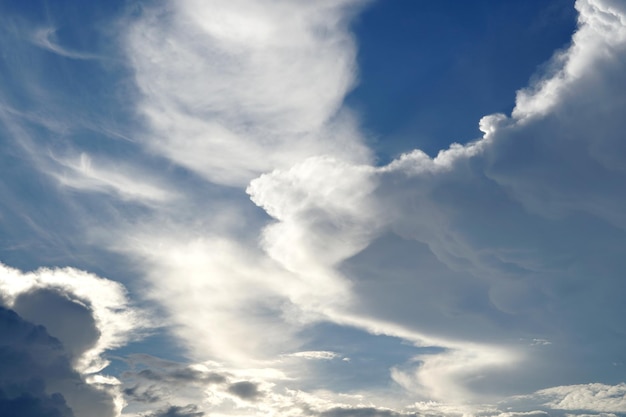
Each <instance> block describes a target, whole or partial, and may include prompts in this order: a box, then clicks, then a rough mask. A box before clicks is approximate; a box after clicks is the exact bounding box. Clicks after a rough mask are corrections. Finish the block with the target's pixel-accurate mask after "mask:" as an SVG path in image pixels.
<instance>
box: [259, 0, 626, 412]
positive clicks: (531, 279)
mask: <svg viewBox="0 0 626 417" xmlns="http://www.w3.org/2000/svg"><path fill="white" fill-rule="evenodd" d="M577 8H578V10H579V12H580V19H579V29H578V31H577V32H576V34H575V35H574V37H573V40H572V45H571V47H570V48H569V49H567V50H566V51H564V52H562V53H559V54H558V55H557V56H556V57H555V58H554V63H553V66H554V68H553V70H552V72H551V73H549V74H548V75H546V76H545V77H544V78H540V79H539V81H537V82H536V83H535V84H534V85H533V86H531V87H530V88H528V89H526V90H522V91H521V92H520V93H519V94H518V98H517V104H516V107H515V109H514V111H513V113H512V115H511V117H510V118H509V117H507V116H504V115H493V116H488V117H486V118H484V119H483V120H482V121H481V129H482V130H483V132H484V137H483V138H482V139H480V140H479V141H477V142H475V143H470V144H468V145H453V146H452V147H450V149H448V150H444V151H441V152H440V153H439V155H438V156H437V157H436V158H433V159H431V158H429V157H428V156H427V155H425V154H424V153H422V152H420V151H415V152H412V153H409V154H407V155H404V156H402V157H400V158H399V159H398V160H396V161H393V162H392V163H390V164H389V165H388V166H385V167H381V168H368V167H359V166H355V165H353V164H350V163H347V164H346V163H345V162H343V161H341V160H340V161H334V162H329V160H328V159H314V158H311V159H308V160H306V161H305V162H302V163H300V164H299V165H296V167H295V168H290V169H285V170H280V171H274V172H273V173H272V174H270V175H264V176H262V177H260V178H259V179H256V180H254V181H253V182H252V184H251V186H250V187H249V188H248V192H249V193H250V194H251V196H252V199H253V201H255V202H256V203H257V204H259V205H260V206H261V207H263V208H264V209H266V211H267V212H268V213H269V214H270V215H272V216H273V217H274V218H275V219H277V223H276V224H274V225H271V226H269V227H268V228H267V229H266V231H265V233H264V238H265V240H264V248H265V249H266V251H267V253H268V255H270V256H271V257H272V258H273V259H275V260H277V261H278V262H280V263H281V264H282V265H284V266H285V267H286V268H288V269H290V270H291V271H296V272H298V273H302V274H305V273H306V271H307V270H308V268H309V265H310V263H308V262H300V263H298V260H300V259H314V260H315V262H316V264H318V265H319V263H320V260H321V263H324V262H325V260H326V258H325V256H324V255H325V250H328V251H329V252H331V251H332V252H333V253H337V254H338V255H337V257H336V258H329V261H328V263H327V264H328V265H329V266H333V267H335V266H339V267H340V271H341V272H342V274H339V273H338V270H337V269H336V268H330V271H331V273H334V274H335V275H334V277H335V280H336V281H337V282H346V280H347V279H349V282H350V284H351V285H350V291H349V294H350V298H349V302H344V303H343V305H342V308H343V310H342V308H340V309H336V310H335V313H336V314H335V316H333V317H334V319H335V320H340V319H339V317H346V315H350V314H351V315H352V316H353V317H354V316H357V317H360V318H361V319H360V321H361V323H362V325H364V326H365V327H366V326H367V324H366V323H368V322H369V323H378V324H379V326H378V329H379V331H380V332H381V333H386V334H398V333H397V331H396V330H395V329H394V327H393V325H391V326H388V325H385V323H390V324H391V323H393V324H395V325H396V326H404V328H405V329H407V330H408V333H411V332H413V334H414V335H416V336H417V337H416V339H419V337H420V335H421V336H422V338H423V339H424V340H430V341H431V342H434V343H436V344H438V345H439V346H441V347H444V348H447V349H445V350H444V352H443V353H438V354H433V355H428V356H426V357H420V358H419V360H418V361H417V364H416V367H415V372H416V374H415V375H417V380H412V379H411V377H408V376H407V375H408V374H406V373H404V372H400V371H398V372H397V373H396V377H395V378H396V380H397V381H398V382H400V383H402V385H403V386H405V387H407V388H409V389H411V390H413V391H414V392H416V393H421V394H426V395H427V396H428V397H434V398H439V399H441V400H443V401H459V400H461V401H466V400H471V399H472V397H473V396H474V395H479V397H480V393H481V392H483V393H484V394H483V395H486V393H487V392H491V393H493V392H494V391H496V392H499V394H500V395H502V394H506V393H512V392H515V391H516V390H520V389H522V390H523V389H528V388H529V387H532V386H536V384H538V383H540V384H546V385H550V384H552V385H559V384H562V383H563V382H565V381H566V380H567V379H569V378H571V377H576V378H584V379H591V380H594V379H596V378H609V379H610V380H615V379H616V378H620V377H623V375H621V376H620V374H619V370H616V369H615V367H613V365H612V363H613V362H622V358H623V354H622V353H620V352H623V347H624V346H623V339H621V338H619V337H618V335H619V334H623V330H624V329H623V322H622V321H621V320H620V319H618V317H621V315H622V313H623V308H622V302H621V300H620V299H619V297H616V296H615V291H616V289H617V288H621V287H622V280H621V278H620V271H623V270H624V267H625V265H624V262H623V260H622V256H621V255H620V253H619V252H620V251H619V249H617V248H620V247H623V245H624V243H625V241H624V239H625V237H624V225H625V223H624V221H625V218H624V210H623V207H624V205H625V201H624V198H623V195H624V194H623V192H622V191H623V184H624V183H625V180H626V178H624V170H623V169H622V167H623V161H624V159H625V158H624V157H625V156H626V155H625V154H624V152H622V150H623V148H624V147H623V140H622V139H623V137H622V136H623V135H622V132H623V131H624V130H625V129H626V126H625V125H624V122H623V117H621V114H622V113H623V111H624V109H625V108H626V106H625V102H624V98H623V97H622V95H619V94H617V95H616V94H614V93H613V92H614V91H616V89H617V90H620V87H619V86H621V85H623V84H624V80H625V79H624V76H623V74H624V73H626V72H625V71H624V69H625V68H624V61H623V58H621V57H623V56H624V55H625V54H626V42H625V37H624V31H625V30H626V29H625V27H624V25H623V21H624V15H623V14H622V13H623V11H622V10H621V8H619V7H615V5H614V4H613V3H612V2H605V1H600V0H581V1H578V2H577ZM598 103H602V105H598ZM329 165H330V168H329ZM316 167H317V169H319V172H320V173H321V172H330V175H329V176H328V178H329V181H328V182H324V184H323V185H320V184H319V182H320V181H321V182H323V180H320V178H324V177H323V176H322V175H321V174H316ZM294 174H296V175H294ZM337 178H341V182H337ZM356 179H358V181H359V182H358V183H357V182H354V183H352V184H351V185H350V186H348V187H347V189H349V191H344V190H343V189H342V184H343V183H347V184H349V182H348V181H350V180H352V181H357V180H356ZM357 184H358V185H357ZM324 187H327V189H328V190H330V192H329V193H328V194H324V193H325V191H324V190H325V188H324ZM330 193H335V194H330ZM326 195H332V196H333V197H332V198H331V201H330V202H329V203H326V202H325V200H324V198H325V196H326ZM309 196H310V200H309V199H307V197H309ZM344 203H345V205H346V207H345V208H342V211H338V210H337V209H336V208H335V207H336V205H338V204H344ZM342 212H343V213H346V214H347V215H346V217H345V219H348V220H344V219H342V217H340V215H341V214H342ZM300 213H302V214H300ZM372 213H374V214H373V215H372ZM338 219H339V220H338ZM338 221H341V223H339V224H340V225H341V226H343V225H347V229H342V228H341V227H335V228H334V229H333V228H332V227H333V226H335V225H336V224H337V223H338ZM327 230H333V231H332V233H328V234H325V232H326V231H327ZM344 230H348V231H349V232H348V233H346V234H344V233H342V232H343V231H344ZM352 230H356V231H360V230H363V231H366V232H367V233H363V234H360V233H358V232H357V233H356V234H355V233H353V232H352ZM274 231H276V232H274ZM292 236H302V240H303V241H305V242H306V243H304V244H296V243H295V242H297V240H295V239H293V238H292ZM318 236H322V238H321V239H320V240H319V241H321V242H324V244H323V245H320V246H321V249H319V248H318V247H317V246H314V242H316V238H317V237H318ZM582 236H584V237H585V238H583V239H581V237H582ZM351 244H353V245H354V246H351ZM307 245H308V246H307ZM334 245H341V246H340V249H339V250H337V251H334V248H335V246H334ZM331 248H332V249H331ZM342 248H346V250H345V251H342ZM311 263H313V262H311ZM320 275H321V274H320ZM326 275H330V274H329V273H327V274H326ZM590 275H591V276H593V277H594V280H593V281H592V280H590V279H589V276H590ZM599 306H602V307H601V308H598V307H599ZM370 319H371V320H370ZM353 323H354V322H353ZM372 328H374V326H373V325H372V326H371V327H370V329H372ZM537 340H550V342H551V344H545V343H539V344H538V343H535V342H534V341H537ZM609 340H611V341H612V342H608V341H609ZM475 343H476V344H479V345H476V347H474V348H473V347H472V344H475ZM617 345H619V346H620V347H617ZM489 352H498V353H497V354H496V355H494V354H492V353H489ZM594 352H595V353H594ZM468 358H475V359H474V360H473V363H474V364H475V366H474V365H470V366H469V367H467V361H468ZM470 363H472V362H470ZM581 363H583V364H585V365H583V366H581ZM521 364H524V365H523V366H520V365H521ZM572 364H576V365H572ZM548 369H550V370H549V371H548ZM511 373H514V374H515V375H516V377H515V378H514V379H515V381H512V380H511V378H510V377H508V376H507V375H511ZM538 375H541V377H539V376H538ZM537 378H540V379H541V382H539V381H538V380H537ZM411 381H414V382H415V383H413V382H411Z"/></svg>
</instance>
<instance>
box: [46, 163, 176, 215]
mask: <svg viewBox="0 0 626 417" xmlns="http://www.w3.org/2000/svg"><path fill="white" fill-rule="evenodd" d="M53 159H54V160H55V161H56V162H57V163H58V164H59V167H58V168H57V170H56V172H55V171H51V172H50V174H51V175H52V176H54V177H55V178H56V179H57V180H58V181H59V183H60V184H61V185H63V186H65V187H68V188H73V189H77V190H84V191H94V192H102V193H108V194H112V195H114V196H119V197H120V198H121V199H123V200H131V201H138V202H140V203H144V204H151V203H154V202H160V203H165V202H168V201H170V200H172V199H174V198H175V197H176V193H175V192H173V191H171V190H167V189H166V188H165V187H164V186H163V185H160V184H156V183H154V180H153V179H152V178H150V177H154V176H149V175H146V174H145V173H142V172H138V170H137V169H136V168H134V167H132V166H125V165H124V164H121V163H119V162H118V163H115V164H111V163H109V164H107V163H95V162H94V161H93V159H92V157H91V156H90V155H89V154H86V153H81V154H80V156H79V157H78V158H74V159H59V158H53ZM148 178H150V179H148Z"/></svg>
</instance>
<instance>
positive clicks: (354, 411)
mask: <svg viewBox="0 0 626 417" xmlns="http://www.w3.org/2000/svg"><path fill="white" fill-rule="evenodd" d="M417 416H418V414H413V413H411V414H403V413H398V412H396V411H392V410H385V409H379V408H374V407H355V408H344V407H335V408H331V409H330V410H327V411H324V412H323V413H321V414H320V417H417Z"/></svg>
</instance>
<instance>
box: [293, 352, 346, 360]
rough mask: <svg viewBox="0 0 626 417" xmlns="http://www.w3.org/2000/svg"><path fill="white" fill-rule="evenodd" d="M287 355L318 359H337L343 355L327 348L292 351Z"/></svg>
mask: <svg viewBox="0 0 626 417" xmlns="http://www.w3.org/2000/svg"><path fill="white" fill-rule="evenodd" d="M286 356H291V357H294V358H304V359H317V360H331V359H336V358H340V357H341V355H339V354H338V353H336V352H330V351H327V350H308V351H303V352H296V353H291V354H289V355H286Z"/></svg>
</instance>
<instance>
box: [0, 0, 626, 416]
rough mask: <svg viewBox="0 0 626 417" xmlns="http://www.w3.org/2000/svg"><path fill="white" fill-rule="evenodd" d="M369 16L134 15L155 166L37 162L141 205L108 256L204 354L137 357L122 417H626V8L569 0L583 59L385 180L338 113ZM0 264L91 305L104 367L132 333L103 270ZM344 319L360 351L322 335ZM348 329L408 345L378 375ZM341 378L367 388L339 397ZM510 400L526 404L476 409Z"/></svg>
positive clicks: (252, 7) (260, 6)
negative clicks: (358, 31)
mask: <svg viewBox="0 0 626 417" xmlns="http://www.w3.org/2000/svg"><path fill="white" fill-rule="evenodd" d="M362 6H363V4H362V2H360V1H348V0H346V1H336V0H328V1H326V0H322V1H315V2H309V1H282V0H276V1H270V0H263V1H252V0H235V1H233V0H228V1H226V0H224V1H220V0H212V1H206V2H205V1H199V0H198V1H197V0H185V1H176V2H174V1H172V2H164V3H159V4H158V5H155V6H154V7H151V8H146V9H145V10H143V11H142V13H141V15H140V16H139V17H137V18H136V19H134V20H130V21H129V22H130V23H129V26H128V28H127V30H126V31H125V32H124V33H123V36H122V37H123V44H124V46H125V48H126V55H127V57H128V58H129V62H130V65H131V67H132V71H133V81H134V82H135V83H136V88H137V90H136V96H134V97H133V99H134V100H135V102H134V103H135V104H136V108H135V110H136V112H137V114H138V115H139V116H140V117H141V118H142V122H143V125H142V127H141V129H140V130H139V132H137V134H136V137H137V139H138V142H136V146H137V147H138V148H140V149H141V152H143V154H142V155H143V156H145V155H151V156H154V157H155V158H156V159H158V160H159V162H162V161H164V160H165V161H167V162H168V163H170V164H171V165H170V166H169V167H168V169H167V170H165V171H167V172H163V173H160V175H159V176H156V175H153V174H150V173H152V172H154V169H153V168H154V167H153V168H152V169H149V168H148V167H146V169H142V167H141V166H139V165H141V162H137V163H136V165H137V166H135V164H134V163H131V162H128V163H120V164H118V165H112V164H110V163H106V162H98V163H96V162H92V159H91V157H89V156H87V155H88V153H83V152H82V151H76V152H75V153H68V154H72V155H84V156H81V157H80V158H65V159H63V158H56V159H55V158H51V159H52V160H53V161H52V162H49V163H48V164H40V165H38V166H40V168H41V169H43V170H44V171H46V172H47V173H48V174H49V175H51V176H52V177H53V178H55V179H56V180H57V181H58V182H59V183H60V184H61V186H62V187H63V188H64V189H67V188H70V189H72V190H76V191H84V192H91V193H93V192H94V191H96V192H97V195H98V196H100V198H103V199H106V198H109V197H111V196H113V197H115V201H116V202H115V203H111V204H117V205H119V206H120V207H121V204H122V203H124V202H127V201H132V202H139V203H143V204H142V207H143V208H145V210H146V211H145V213H147V214H146V215H144V216H141V215H136V212H133V216H129V218H125V219H124V220H119V221H118V222H115V221H113V222H112V223H113V224H112V225H108V226H110V227H106V228H104V227H103V229H105V230H101V231H99V232H98V242H97V243H99V244H102V243H104V244H105V245H106V247H107V249H110V250H113V251H116V252H117V253H118V254H121V255H122V256H124V257H126V258H127V259H129V260H131V261H132V262H133V265H134V267H135V269H136V271H139V273H140V274H141V275H142V278H141V280H139V281H137V282H135V283H134V284H135V285H137V286H139V287H141V288H142V289H145V293H146V296H145V298H146V299H147V300H149V301H151V302H156V303H158V304H159V305H160V307H162V310H163V311H164V312H165V317H163V318H162V321H163V323H164V325H165V326H166V327H168V328H169V329H171V333H172V335H173V336H174V337H175V339H176V340H177V341H178V343H180V345H181V346H182V348H183V351H184V354H185V355H187V356H188V357H189V358H190V360H192V361H193V362H194V364H195V365H193V366H183V365H180V364H176V363H174V362H166V361H164V362H158V361H157V360H156V359H154V358H148V359H146V358H144V359H143V362H141V361H138V362H141V363H142V365H141V366H144V367H145V369H143V368H141V367H140V366H138V367H137V369H133V371H132V372H131V373H129V374H128V375H130V376H128V378H127V379H128V381H131V382H132V383H133V384H135V385H133V386H128V387H127V389H126V393H127V395H128V396H129V397H132V398H133V401H135V403H133V404H131V405H130V407H129V408H128V409H127V410H126V414H127V415H135V416H168V415H170V416H171V415H187V416H199V415H202V413H203V412H205V411H206V412H207V413H210V414H211V415H239V414H241V413H246V414H254V415H268V416H269V415H285V416H290V417H291V416H300V415H321V416H326V417H332V416H353V415H354V416H386V417H395V416H401V415H412V416H414V415H422V414H428V413H436V414H450V415H459V414H463V415H484V416H487V415H494V416H495V415H501V416H515V415H520V416H522V415H528V416H530V415H544V413H545V412H546V410H548V411H549V412H551V410H561V411H563V410H568V412H572V413H592V412H611V413H613V412H615V413H620V412H626V410H624V407H623V404H624V389H623V380H624V369H623V366H624V365H623V363H624V362H626V357H625V356H624V352H626V341H625V340H624V338H623V335H624V332H625V328H624V322H623V319H622V314H621V313H623V293H624V291H623V290H625V289H626V288H625V287H624V283H623V277H622V276H621V274H623V271H625V270H626V261H625V260H624V256H623V248H624V247H625V245H626V214H625V213H626V210H624V208H625V207H626V193H624V190H625V186H624V184H626V170H625V169H624V166H626V146H625V145H624V143H625V142H624V132H626V122H625V121H624V120H625V119H624V117H623V115H624V114H626V113H625V112H626V98H625V97H626V96H625V95H624V94H621V92H622V91H626V77H625V75H624V74H626V63H625V60H624V57H625V56H626V6H624V4H623V2H621V1H617V0H613V1H611V0H578V1H577V2H576V8H577V9H578V11H579V15H580V17H579V28H578V30H577V32H576V33H575V34H574V36H573V38H572V44H571V45H570V46H569V48H568V49H566V50H564V51H561V52H558V53H557V54H556V55H555V57H554V58H553V61H552V62H551V65H550V66H549V67H548V70H547V73H546V74H544V75H543V77H541V78H540V79H538V80H537V81H535V82H534V83H533V84H532V85H530V86H529V87H528V88H526V89H523V90H520V91H519V92H518V93H517V98H516V105H515V108H514V109H513V112H512V113H511V115H510V116H507V115H503V114H495V115H488V116H485V117H484V118H483V119H482V120H481V121H480V129H481V131H482V132H483V133H484V135H483V137H482V138H480V139H478V140H476V141H474V142H471V143H468V144H465V145H459V144H454V145H452V146H450V148H449V149H445V150H442V151H441V152H440V153H439V154H438V155H437V157H435V158H430V157H429V156H428V155H426V154H425V153H424V152H422V151H420V150H414V151H412V152H408V153H406V154H404V155H401V156H400V157H398V158H396V159H395V160H393V161H391V162H390V163H389V164H387V165H384V166H376V165H375V164H374V163H373V161H374V157H373V152H372V151H371V150H370V149H368V147H367V146H366V145H365V143H366V141H365V139H364V134H363V133H362V132H360V131H359V126H358V122H357V121H356V118H355V117H354V116H353V114H352V113H351V111H350V109H347V108H346V107H345V106H343V100H344V98H345V96H346V94H347V92H348V91H349V90H350V88H352V87H353V85H354V84H355V79H356V76H355V57H356V49H355V43H354V41H353V39H352V36H351V34H350V32H349V27H348V23H349V19H350V18H351V17H352V14H354V13H355V12H356V11H357V10H358V8H359V7H362ZM50 42H51V41H50V34H49V33H48V34H46V35H45V36H43V37H40V46H43V47H46V48H48V49H50V48H52V46H53V44H52V43H50ZM57 49H58V48H57ZM57 52H58V51H57ZM144 154H145V155H144ZM159 158H163V159H159ZM93 161H106V160H105V159H102V160H97V159H95V157H94V159H93ZM67 172H70V173H72V175H68V174H67ZM175 172H176V173H177V174H180V172H184V175H180V176H179V175H175V174H174V173H175ZM152 177H154V178H152ZM157 177H158V178H157ZM164 178H167V181H166V180H164ZM181 178H182V179H181ZM163 184H167V186H166V185H163ZM177 185H181V186H180V187H179V186H177ZM173 190H175V191H173ZM118 200H119V201H118ZM120 201H121V202H120ZM117 205H116V206H115V207H116V208H117V207H118V206H117ZM119 213H124V208H119ZM141 213H144V212H141ZM119 218H123V216H122V215H120V216H119V217H118V218H116V219H119ZM4 273H5V276H6V277H8V278H5V280H4V284H3V288H2V291H3V293H4V294H5V295H6V296H8V297H9V298H10V300H9V304H11V303H13V302H14V301H15V299H17V296H18V294H20V293H23V292H25V291H27V290H30V289H32V288H35V287H36V288H39V287H42V288H43V287H45V288H55V289H56V288H59V289H60V290H63V291H65V292H66V293H67V294H72V295H73V296H75V297H76V299H77V300H79V301H80V302H81V303H84V304H85V305H86V306H87V307H88V308H89V309H90V311H92V313H93V318H94V320H95V321H96V323H97V328H98V329H99V331H100V332H101V334H100V336H99V338H98V342H97V343H96V344H95V346H94V347H93V348H92V350H89V351H87V353H85V354H84V356H85V358H87V359H89V360H90V361H94V360H95V359H98V358H99V357H100V356H99V355H100V354H102V352H103V351H104V350H106V349H111V348H115V347H117V346H119V345H120V344H122V343H124V342H125V341H126V340H128V338H129V332H131V331H132V330H133V329H134V328H136V327H137V326H138V325H140V324H141V323H140V320H139V319H138V318H137V316H136V315H134V313H131V312H130V310H127V306H128V300H127V299H126V295H125V294H124V291H123V289H122V287H120V286H119V285H118V284H116V283H113V282H111V281H106V280H103V279H100V278H97V277H95V276H92V275H88V274H84V273H82V272H78V271H76V270H63V271H49V270H42V271H40V272H37V273H31V274H21V273H19V272H16V271H14V270H11V269H8V268H5V272H4ZM15 276H19V279H15ZM61 276H62V277H63V278H60V277H61ZM20 286H22V287H23V288H22V287H20ZM94 293H97V294H99V296H98V297H94V296H93V294H94ZM77 302H78V301H77ZM325 326H326V327H325ZM335 328H343V329H346V328H349V329H350V331H353V332H354V334H355V336H354V340H351V341H349V342H345V341H343V342H337V343H336V345H337V346H332V340H336V339H332V338H333V337H335V336H336V335H335V334H334V333H333V331H335V330H334V329H335ZM320 329H321V330H320ZM358 338H362V340H368V341H371V340H373V339H376V341H377V342H376V343H383V342H384V343H390V344H393V349H395V350H397V351H402V352H403V353H401V354H397V355H398V356H397V357H392V354H393V353H392V352H387V351H385V352H384V354H381V355H380V357H385V359H386V360H388V361H389V363H386V364H385V365H384V366H383V368H384V370H383V371H380V369H378V370H377V368H375V366H374V365H372V364H371V362H368V360H369V359H368V358H369V356H368V353H363V352H362V351H359V349H358V347H359V345H360V342H359V341H358V340H357V339H358ZM367 338H371V339H367ZM320 340H322V341H321V342H320ZM326 340H328V344H329V345H326V344H325V343H326ZM76 343H78V342H76ZM81 343H83V342H81ZM85 343H86V342H85ZM376 343H374V342H372V343H371V346H369V345H367V343H364V345H367V346H368V347H371V349H372V351H374V350H376V349H380V350H384V349H382V348H378V347H377V346H378V345H376ZM385 346H386V345H385ZM402 349H405V350H402ZM350 350H352V351H350ZM390 350H391V349H390ZM371 355H374V354H373V353H372V354H371ZM386 355H388V356H386ZM339 358H343V359H346V360H339ZM88 362H89V361H87V362H84V363H81V366H82V368H83V369H86V368H87V365H88ZM131 362H132V361H131ZM157 362H158V363H157ZM364 364H367V365H364ZM134 365H135V363H134V362H133V366H134ZM331 366H332V367H333V368H331ZM340 366H345V367H346V368H341V367H340ZM368 367H369V369H370V370H371V373H369V374H364V373H363V369H364V368H368ZM343 369H346V370H347V371H346V372H343V371H342V370H343ZM350 372H354V373H355V375H357V376H356V377H354V379H355V380H356V379H361V380H359V381H358V382H359V383H360V384H361V385H359V386H358V387H357V388H354V389H352V390H347V389H346V388H345V387H346V386H347V385H349V384H348V383H347V382H346V380H347V378H349V377H345V375H346V374H349V373H350ZM340 374H341V375H340ZM364 375H365V376H364ZM381 381H382V382H381ZM571 381H577V382H581V383H583V382H584V383H595V382H597V381H601V382H602V384H600V383H597V384H591V385H571ZM342 384H344V385H342ZM343 391H349V392H343ZM519 394H526V395H525V396H520V395H519ZM516 395H517V397H515V396H516ZM502 399H506V400H502ZM432 401H437V402H436V403H435V402H432ZM499 401H504V402H502V403H501V404H507V401H508V402H511V404H513V405H512V407H513V406H514V405H515V404H517V406H519V405H520V404H522V406H523V407H521V408H520V412H519V413H517V414H516V413H515V412H513V411H511V409H509V410H508V412H507V413H503V412H502V410H504V409H502V410H500V409H498V407H497V406H485V405H484V404H487V403H491V404H495V403H497V402H499ZM515 401H518V402H517V403H515ZM519 401H521V403H520V402H519ZM514 403H515V404H514ZM189 404H195V405H193V406H192V405H189ZM156 405H158V407H159V409H160V410H161V411H158V412H157V411H155V412H154V413H152V414H149V411H148V410H155V409H156V408H154V407H155V406H156ZM150 407H152V408H150ZM385 407H386V408H385ZM394 410H395V411H394ZM133 413H134V414H133Z"/></svg>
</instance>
